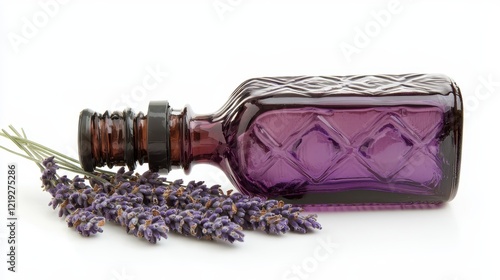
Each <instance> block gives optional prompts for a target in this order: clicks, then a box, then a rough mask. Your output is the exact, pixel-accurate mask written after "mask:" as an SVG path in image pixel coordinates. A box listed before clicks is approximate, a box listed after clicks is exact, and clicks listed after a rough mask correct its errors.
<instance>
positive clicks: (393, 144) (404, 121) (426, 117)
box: [79, 74, 463, 206]
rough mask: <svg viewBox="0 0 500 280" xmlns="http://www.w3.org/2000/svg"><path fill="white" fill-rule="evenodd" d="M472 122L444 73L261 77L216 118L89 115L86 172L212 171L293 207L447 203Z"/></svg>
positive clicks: (83, 126) (172, 113) (164, 106)
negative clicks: (200, 166)
mask: <svg viewBox="0 0 500 280" xmlns="http://www.w3.org/2000/svg"><path fill="white" fill-rule="evenodd" d="M462 116H463V114H462V97H461V95H460V90H459V89H458V87H457V86H456V84H455V83H454V82H453V81H452V80H451V79H449V78H448V77H446V76H442V75H429V74H408V75H374V76H316V77H274V78H257V79H250V80H247V81H245V82H244V83H242V84H241V85H240V86H239V87H238V88H237V89H236V90H235V91H234V93H233V94H232V95H231V97H230V98H229V100H228V102H227V103H226V104H225V105H224V106H223V107H222V108H221V109H220V110H219V111H218V112H216V113H214V114H212V115H207V116H196V115H193V114H192V113H191V110H190V109H189V107H186V108H184V109H183V110H172V109H171V108H170V107H169V105H168V103H167V102H151V104H150V106H149V110H148V114H147V116H144V115H143V114H142V113H139V114H137V115H135V114H134V113H133V111H132V110H130V109H128V110H125V111H123V112H114V113H112V114H109V113H107V112H106V113H104V114H103V115H101V114H97V113H94V112H92V111H90V110H84V111H82V113H81V115H80V125H79V149H80V151H79V153H80V161H81V163H82V166H83V168H84V169H85V170H87V171H91V170H93V169H94V168H95V167H96V166H103V165H105V164H107V165H108V166H113V165H128V166H129V168H135V162H136V161H139V162H140V163H141V164H142V163H143V162H149V166H150V168H151V169H153V170H164V171H167V172H168V171H169V170H170V169H171V168H175V167H181V168H183V169H184V170H185V171H186V172H189V169H190V166H191V165H192V164H193V163H198V162H205V163H211V164H215V165H217V166H219V167H220V168H221V169H222V170H223V171H224V172H225V173H226V174H227V175H228V177H229V178H230V179H231V181H232V182H233V184H234V185H235V186H236V187H237V188H238V189H239V190H240V191H242V192H243V193H246V194H250V195H260V196H265V197H268V198H276V199H281V200H284V201H285V202H289V203H294V204H302V205H313V206H323V205H360V204H363V205H366V204H385V205H390V204H395V205H402V204H409V203H410V204H413V203H419V204H437V203H441V202H445V201H449V200H451V199H453V197H454V196H455V194H456V191H457V186H458V178H459V170H460V152H461V139H462V122H463V121H462V118H463V117H462Z"/></svg>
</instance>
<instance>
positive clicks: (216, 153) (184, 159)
mask: <svg viewBox="0 0 500 280" xmlns="http://www.w3.org/2000/svg"><path fill="white" fill-rule="evenodd" d="M169 127H170V151H171V165H172V167H173V168H183V169H184V170H186V171H188V170H189V169H190V167H191V165H192V164H194V163H198V162H204V163H213V164H218V163H219V162H220V161H221V160H222V153H223V150H224V147H225V138H224V135H223V133H222V121H213V117H212V116H211V115H202V116H192V114H191V111H190V110H189V107H186V108H184V109H183V110H179V111H176V110H173V111H172V112H171V113H170V120H169Z"/></svg>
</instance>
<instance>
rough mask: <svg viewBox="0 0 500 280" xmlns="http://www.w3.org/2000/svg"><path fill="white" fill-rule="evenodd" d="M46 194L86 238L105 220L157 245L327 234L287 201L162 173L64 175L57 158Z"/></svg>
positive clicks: (47, 166)
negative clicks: (185, 239)
mask: <svg viewBox="0 0 500 280" xmlns="http://www.w3.org/2000/svg"><path fill="white" fill-rule="evenodd" d="M42 164H43V167H44V170H43V173H42V176H41V180H42V184H43V186H42V187H43V188H44V190H46V191H48V192H49V193H50V194H51V195H52V200H51V201H50V203H49V205H50V206H52V207H53V208H54V209H56V208H57V207H59V216H61V217H62V216H64V217H66V222H67V223H68V226H69V227H72V228H74V229H75V230H76V231H77V232H79V233H80V234H81V235H83V236H91V235H94V234H96V233H98V232H102V226H103V225H104V223H105V221H107V222H112V223H116V224H118V225H121V226H122V227H123V228H125V230H126V232H127V233H129V234H131V235H134V236H136V237H139V238H144V239H146V240H147V241H149V242H151V243H156V242H157V241H158V240H160V239H161V238H162V237H163V238H167V232H175V233H178V234H181V235H185V236H192V237H195V238H198V239H207V240H214V239H217V240H223V241H228V242H231V243H233V242H234V241H243V237H244V234H243V230H247V229H249V230H260V231H264V232H266V233H268V234H281V233H286V232H288V231H294V232H299V233H306V232H307V231H309V230H311V229H321V225H320V224H319V223H318V222H317V221H316V215H302V214H301V212H302V211H303V210H302V208H300V207H296V206H293V205H290V204H284V203H283V202H282V201H277V200H265V199H262V198H259V197H250V196H247V195H244V194H241V193H237V192H231V191H228V192H226V193H225V192H224V191H223V190H222V189H221V187H220V186H219V185H215V186H212V187H208V186H206V185H205V184H204V183H203V182H195V181H191V182H189V183H188V184H187V185H183V182H182V181H181V180H176V181H173V182H171V181H167V180H166V178H164V177H161V176H160V175H159V174H158V173H156V172H151V171H146V172H144V173H143V174H138V173H135V174H134V173H133V172H132V171H128V172H125V169H124V168H121V169H120V170H118V171H117V172H116V173H110V172H107V173H104V172H94V173H92V174H86V175H85V177H83V178H82V177H79V176H76V177H75V178H74V179H69V178H67V176H58V174H57V170H58V169H59V166H58V164H56V162H55V160H54V157H49V158H46V159H45V160H44V161H43V163H42Z"/></svg>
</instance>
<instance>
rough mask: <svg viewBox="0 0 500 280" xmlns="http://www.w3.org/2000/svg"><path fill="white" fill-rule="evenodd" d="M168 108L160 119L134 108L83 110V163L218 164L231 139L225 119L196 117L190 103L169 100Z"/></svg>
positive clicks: (90, 166)
mask: <svg viewBox="0 0 500 280" xmlns="http://www.w3.org/2000/svg"><path fill="white" fill-rule="evenodd" d="M165 108H166V110H165V114H162V113H161V110H160V113H158V112H155V114H156V115H155V118H152V117H151V116H147V115H144V114H142V113H141V112H139V113H138V114H135V113H134V112H133V111H132V110H130V109H127V110H125V111H123V112H113V113H111V114H110V113H108V112H107V111H106V112H105V113H104V114H98V113H95V112H93V111H90V110H84V111H82V113H81V115H80V128H79V154H80V161H81V163H82V166H83V168H84V169H85V170H87V171H93V169H94V168H95V167H101V166H104V165H107V166H108V167H113V166H115V165H118V166H121V165H127V166H128V167H129V169H134V168H135V166H136V162H139V163H140V164H142V163H145V162H147V163H149V166H150V169H152V170H155V169H157V168H156V167H158V166H160V171H163V172H165V171H166V172H168V171H169V170H170V168H183V169H184V170H186V171H188V170H189V169H190V166H191V165H192V164H193V163H196V162H205V163H214V164H218V163H219V162H220V161H221V160H222V156H223V152H224V147H225V138H224V135H223V132H222V121H221V120H218V121H214V120H213V117H212V116H211V115H203V116H193V114H192V113H191V111H190V109H189V107H185V108H184V109H182V110H172V109H170V107H168V104H167V107H165ZM149 113H151V112H148V114H149ZM162 121H163V124H164V125H163V124H162ZM149 122H151V123H149ZM153 122H154V123H153ZM161 139H163V142H162V141H161ZM159 141H160V142H159ZM152 145H154V147H153V146H152ZM158 151H160V152H159V153H158ZM160 157H161V158H160ZM160 161H161V162H162V163H160ZM165 161H167V164H164V163H165ZM164 166H166V167H167V168H164ZM162 168H163V169H162ZM155 171H156V170H155Z"/></svg>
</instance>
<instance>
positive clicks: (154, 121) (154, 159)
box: [147, 101, 171, 172]
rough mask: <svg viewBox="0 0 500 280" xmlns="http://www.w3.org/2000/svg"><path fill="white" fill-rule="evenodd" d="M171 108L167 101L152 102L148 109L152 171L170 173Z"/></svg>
mask: <svg viewBox="0 0 500 280" xmlns="http://www.w3.org/2000/svg"><path fill="white" fill-rule="evenodd" d="M170 111H171V109H170V106H169V105H168V102H167V101H151V102H150V103H149V107H148V115H147V118H148V149H147V151H148V162H149V169H150V170H151V171H155V172H157V171H160V169H162V170H163V171H166V172H169V171H170V169H171V163H170V160H171V154H170V127H169V119H170Z"/></svg>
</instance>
